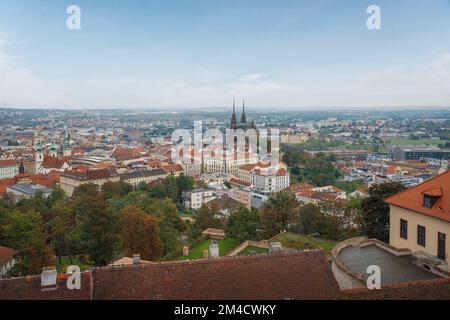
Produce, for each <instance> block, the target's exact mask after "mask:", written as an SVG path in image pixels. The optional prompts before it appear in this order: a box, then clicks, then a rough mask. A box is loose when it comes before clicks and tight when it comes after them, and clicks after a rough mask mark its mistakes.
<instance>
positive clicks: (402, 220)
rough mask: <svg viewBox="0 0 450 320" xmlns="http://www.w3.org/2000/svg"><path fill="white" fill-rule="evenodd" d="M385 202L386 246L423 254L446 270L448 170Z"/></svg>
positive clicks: (449, 218) (449, 209)
mask: <svg viewBox="0 0 450 320" xmlns="http://www.w3.org/2000/svg"><path fill="white" fill-rule="evenodd" d="M386 203H388V204H389V207H390V232H389V234H390V245H391V246H393V247H395V248H405V249H409V250H411V251H412V252H424V253H426V254H428V255H430V256H432V257H435V258H437V259H439V260H441V261H442V263H446V264H447V268H448V262H449V260H448V251H449V248H450V171H447V172H445V173H443V174H441V175H439V176H436V177H434V178H432V179H430V180H428V181H425V182H424V183H422V184H419V185H417V186H415V187H413V188H411V189H408V190H406V191H403V192H401V193H398V194H396V195H394V196H391V197H389V198H387V199H386ZM447 270H448V269H447Z"/></svg>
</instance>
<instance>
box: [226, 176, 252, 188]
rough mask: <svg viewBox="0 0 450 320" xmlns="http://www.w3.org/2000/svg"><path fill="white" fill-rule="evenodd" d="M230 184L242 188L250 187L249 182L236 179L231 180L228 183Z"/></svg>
mask: <svg viewBox="0 0 450 320" xmlns="http://www.w3.org/2000/svg"><path fill="white" fill-rule="evenodd" d="M229 182H230V183H231V184H234V185H238V186H243V187H250V186H251V185H252V184H251V183H250V182H247V181H242V180H239V179H236V178H231V179H230V181H229Z"/></svg>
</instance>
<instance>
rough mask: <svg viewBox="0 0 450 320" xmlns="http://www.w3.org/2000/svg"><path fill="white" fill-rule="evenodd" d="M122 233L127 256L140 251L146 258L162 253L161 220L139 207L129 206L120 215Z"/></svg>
mask: <svg viewBox="0 0 450 320" xmlns="http://www.w3.org/2000/svg"><path fill="white" fill-rule="evenodd" d="M119 224H120V234H121V236H122V241H123V249H124V251H125V254H126V255H127V256H132V255H133V254H137V253H139V254H140V255H141V258H142V259H144V260H154V259H156V258H159V257H160V256H161V255H162V243H161V238H160V231H159V221H158V219H157V218H156V217H153V216H149V215H147V214H145V212H144V211H142V210H141V209H139V208H137V207H132V206H128V207H125V208H124V209H122V211H121V212H120V215H119Z"/></svg>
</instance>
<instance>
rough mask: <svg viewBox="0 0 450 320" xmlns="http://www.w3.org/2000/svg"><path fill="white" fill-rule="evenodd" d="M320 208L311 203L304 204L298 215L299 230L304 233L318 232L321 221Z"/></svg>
mask: <svg viewBox="0 0 450 320" xmlns="http://www.w3.org/2000/svg"><path fill="white" fill-rule="evenodd" d="M321 215H322V213H321V212H320V208H319V207H318V206H315V205H313V204H311V203H309V204H306V205H304V206H302V207H301V208H300V210H299V213H298V217H299V220H298V221H299V223H298V225H297V231H298V232H300V233H303V234H313V233H318V232H319V230H320V223H321V221H320V220H321Z"/></svg>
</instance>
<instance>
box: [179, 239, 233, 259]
mask: <svg viewBox="0 0 450 320" xmlns="http://www.w3.org/2000/svg"><path fill="white" fill-rule="evenodd" d="M210 242H211V240H209V239H208V240H204V241H202V242H200V243H198V244H196V245H195V246H193V247H192V248H190V250H189V255H187V256H185V257H184V256H180V257H178V258H177V259H176V260H188V259H189V260H194V259H200V258H202V256H203V250H209V244H210ZM217 242H218V244H219V255H220V256H221V257H222V256H225V255H227V254H228V253H229V252H230V251H231V250H233V249H234V248H236V247H237V246H238V245H239V244H240V243H239V241H237V240H235V239H232V238H226V239H224V240H218V241H217Z"/></svg>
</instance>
